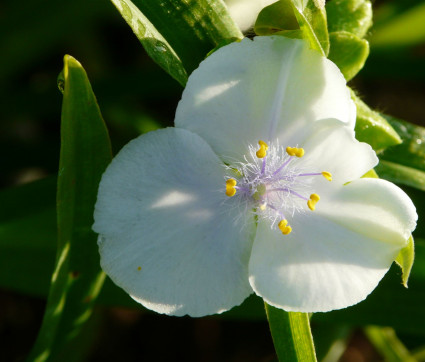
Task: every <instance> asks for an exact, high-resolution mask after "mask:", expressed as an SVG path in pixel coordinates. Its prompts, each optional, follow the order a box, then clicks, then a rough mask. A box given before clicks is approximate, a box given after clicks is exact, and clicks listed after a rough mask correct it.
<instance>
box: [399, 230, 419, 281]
mask: <svg viewBox="0 0 425 362" xmlns="http://www.w3.org/2000/svg"><path fill="white" fill-rule="evenodd" d="M414 259H415V244H414V242H413V237H412V236H411V237H410V238H409V242H408V244H407V245H406V246H405V247H404V248H403V249H402V250H400V253H399V254H398V255H397V258H396V260H395V262H396V263H397V264H398V265H399V266H400V268H401V272H402V280H403V285H404V286H405V287H406V288H407V281H408V280H409V276H410V272H411V271H412V267H413V260H414Z"/></svg>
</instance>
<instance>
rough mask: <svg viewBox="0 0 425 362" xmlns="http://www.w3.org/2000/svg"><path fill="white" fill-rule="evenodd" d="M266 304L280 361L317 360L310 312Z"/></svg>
mask: <svg viewBox="0 0 425 362" xmlns="http://www.w3.org/2000/svg"><path fill="white" fill-rule="evenodd" d="M264 305H265V308H266V314H267V319H268V321H269V326H270V331H271V334H272V338H273V344H274V347H275V350H276V353H277V357H278V359H279V361H291V362H292V361H294V362H295V361H303V362H304V361H305V362H307V361H316V353H315V351H314V344H313V336H312V335H311V330H310V320H309V317H308V314H307V313H294V312H289V313H288V312H285V311H284V310H282V309H278V308H275V307H272V306H271V305H268V304H267V303H264Z"/></svg>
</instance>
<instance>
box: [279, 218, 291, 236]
mask: <svg viewBox="0 0 425 362" xmlns="http://www.w3.org/2000/svg"><path fill="white" fill-rule="evenodd" d="M277 226H278V227H279V229H280V231H282V234H283V235H288V234H290V233H291V231H292V228H291V227H290V226H289V225H288V220H286V219H283V220H280V221H279V224H277Z"/></svg>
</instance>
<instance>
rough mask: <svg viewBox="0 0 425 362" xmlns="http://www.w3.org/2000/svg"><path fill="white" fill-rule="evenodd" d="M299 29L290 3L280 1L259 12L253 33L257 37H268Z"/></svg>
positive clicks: (288, 0)
mask: <svg viewBox="0 0 425 362" xmlns="http://www.w3.org/2000/svg"><path fill="white" fill-rule="evenodd" d="M299 28H300V26H299V25H298V21H297V18H296V17H295V15H294V10H293V7H292V5H291V1H290V0H285V1H284V0H280V1H278V2H275V3H273V4H271V5H269V6H266V7H265V8H264V9H263V10H261V12H260V14H258V18H257V21H256V22H255V26H254V31H255V33H256V34H257V35H270V34H274V33H276V32H279V31H282V30H297V29H299Z"/></svg>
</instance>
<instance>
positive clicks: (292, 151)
mask: <svg viewBox="0 0 425 362" xmlns="http://www.w3.org/2000/svg"><path fill="white" fill-rule="evenodd" d="M286 153H287V154H288V155H289V156H297V157H303V156H304V148H297V147H286Z"/></svg>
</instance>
